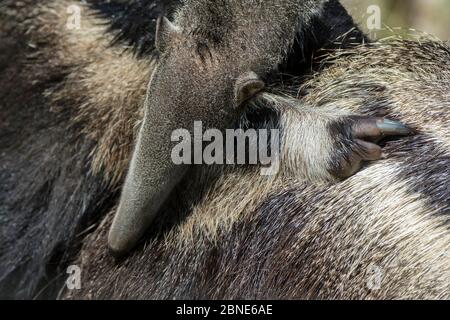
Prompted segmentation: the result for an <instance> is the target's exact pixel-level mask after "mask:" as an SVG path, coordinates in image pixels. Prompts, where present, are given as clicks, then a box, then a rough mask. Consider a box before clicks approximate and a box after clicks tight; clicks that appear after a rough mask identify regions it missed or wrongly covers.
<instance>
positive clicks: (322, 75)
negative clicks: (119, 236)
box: [64, 41, 450, 299]
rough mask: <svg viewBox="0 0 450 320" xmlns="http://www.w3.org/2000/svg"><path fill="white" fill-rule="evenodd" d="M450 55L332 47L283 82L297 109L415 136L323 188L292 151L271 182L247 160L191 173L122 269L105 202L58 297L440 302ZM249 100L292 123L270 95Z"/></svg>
mask: <svg viewBox="0 0 450 320" xmlns="http://www.w3.org/2000/svg"><path fill="white" fill-rule="evenodd" d="M449 55H450V47H449V44H444V43H439V42H427V41H425V42H420V43H419V42H410V41H399V42H393V43H389V44H387V43H386V44H374V45H372V46H371V47H360V48H356V49H353V50H346V51H345V52H337V53H336V54H335V55H334V56H331V57H330V58H329V60H328V63H329V64H330V65H329V66H328V68H327V69H325V70H322V71H320V72H319V73H317V74H315V75H314V76H313V77H312V78H311V79H310V81H308V82H307V83H306V84H304V85H303V86H301V88H298V86H292V87H290V88H289V87H283V86H282V87H281V88H279V89H283V91H286V90H287V89H290V90H287V92H291V95H290V96H291V98H289V99H298V100H297V103H298V105H302V104H308V105H314V106H316V107H321V106H322V107H323V106H324V105H333V106H335V107H337V106H339V107H340V108H341V109H342V110H348V111H351V112H355V113H363V114H370V115H379V114H383V115H384V114H388V115H389V116H390V117H393V118H396V119H400V120H402V121H404V122H405V123H407V124H408V125H410V126H412V127H413V128H414V129H415V130H416V131H417V135H415V136H413V137H408V138H403V139H402V140H398V141H390V142H388V143H387V145H386V149H385V152H386V159H385V160H383V161H380V162H377V163H374V164H372V165H370V166H368V167H367V168H365V169H364V170H362V171H361V172H359V173H358V174H356V175H355V176H353V177H350V178H349V179H347V180H345V181H343V182H340V183H336V184H331V185H314V184H311V183H308V182H307V181H305V180H301V179H297V178H295V174H292V172H294V173H295V172H296V170H297V168H296V165H297V162H296V159H291V161H289V160H288V159H284V161H283V168H282V171H283V172H284V173H288V174H286V175H283V174H282V175H279V176H277V177H276V178H275V179H273V180H270V179H268V178H267V177H262V176H260V175H259V173H258V170H257V168H249V167H228V166H225V167H220V168H217V167H216V168H212V167H197V168H196V170H195V171H193V172H191V173H190V176H189V177H188V178H186V179H185V180H184V182H183V183H182V185H181V186H180V187H179V189H178V190H177V192H176V193H175V195H173V198H172V199H173V200H172V201H171V202H170V203H169V204H168V205H167V207H166V208H165V210H166V211H167V212H168V214H166V215H163V216H165V217H173V216H174V215H176V216H178V219H177V220H176V222H174V221H170V222H168V221H165V222H163V221H161V223H160V225H159V226H160V228H159V229H158V228H154V230H153V232H150V233H149V234H148V235H147V240H146V241H145V243H143V244H142V245H141V246H140V247H139V248H138V250H136V251H135V252H134V253H133V254H132V255H131V256H130V257H128V258H127V259H125V260H124V261H122V262H121V263H116V262H115V261H114V259H112V257H110V256H109V255H108V252H107V243H106V234H107V231H108V228H109V225H110V223H111V217H112V215H113V214H114V210H112V212H111V213H110V214H109V216H107V217H105V218H104V219H103V222H102V224H101V225H100V227H99V228H98V229H97V230H96V231H95V232H94V233H93V234H92V235H90V236H89V237H87V238H86V240H85V242H84V248H83V250H82V252H81V254H80V257H79V259H78V261H77V262H76V263H77V264H78V265H79V266H80V267H81V269H82V270H83V276H82V289H81V290H73V291H67V290H66V292H65V295H64V297H65V298H81V299H102V298H108V299H110V298H113V299H173V298H179V299H183V298H184V299H236V298H241V299H242V298H246V299H266V298H272V299H273V298H275V299H408V298H411V299H425V298H431V299H448V298H449V297H450V290H449V289H450V288H449V277H450V267H449V266H450V259H449V256H448V250H449V246H450V234H449V229H448V222H449V213H450V211H449V210H450V201H449V200H450V196H449V192H448V191H449V184H448V181H449V176H448V174H449V171H448V168H449V163H450V149H449V147H450V145H449V142H450V140H449V139H450V133H449V129H448V121H449V120H450V119H449V116H450V114H449V112H448V110H449V109H448V108H449V106H450V99H449V98H450V96H449V94H450V90H449V89H450V87H449V78H450V62H449V61H450V60H449ZM324 88H326V89H324ZM293 92H294V93H295V92H305V94H304V95H303V94H302V95H299V96H296V95H295V94H292V93H293ZM306 92H307V93H306ZM254 103H255V104H257V105H258V106H260V104H264V105H265V106H266V107H267V106H271V105H272V107H273V108H283V109H284V111H282V112H280V113H279V114H280V115H281V116H280V118H281V119H282V118H285V119H287V118H290V120H289V121H286V120H282V121H283V122H284V123H285V124H289V123H296V121H298V120H299V119H296V116H297V115H298V113H297V112H298V110H295V108H294V106H292V105H291V106H290V107H289V108H287V109H285V108H286V98H285V97H282V96H280V95H278V94H277V95H275V94H264V95H263V96H261V97H260V100H259V99H258V100H257V101H255V102H254ZM268 114H270V113H268ZM272 116H273V114H272ZM270 117H271V116H269V119H270ZM280 118H278V117H277V121H280ZM269 119H268V121H267V122H266V123H271V121H269ZM272 121H273V119H272ZM300 121H301V120H300ZM269 127H270V125H269ZM289 127H290V128H291V126H289ZM293 128H295V125H294V126H292V129H293ZM289 130H290V129H289ZM288 135H289V136H294V137H295V132H292V131H291V132H289V133H288ZM294 154H295V152H294ZM174 223H176V225H175V226H174ZM155 234H156V235H155ZM377 279H378V280H377ZM377 281H378V282H377Z"/></svg>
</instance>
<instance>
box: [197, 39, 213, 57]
mask: <svg viewBox="0 0 450 320" xmlns="http://www.w3.org/2000/svg"><path fill="white" fill-rule="evenodd" d="M197 54H198V55H199V56H200V59H202V62H205V60H206V59H211V57H212V55H211V51H210V50H209V47H208V45H207V44H206V43H204V42H200V43H198V44H197Z"/></svg>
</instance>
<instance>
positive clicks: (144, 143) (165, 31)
mask: <svg viewBox="0 0 450 320" xmlns="http://www.w3.org/2000/svg"><path fill="white" fill-rule="evenodd" d="M156 48H157V50H158V51H159V62H158V65H157V67H156V69H155V70H154V72H153V75H152V77H151V80H150V84H149V87H148V92H147V98H146V103H145V116H144V121H143V124H142V127H141V129H140V132H139V137H138V141H137V145H136V147H135V150H134V153H133V158H132V161H131V165H130V168H129V172H128V175H127V178H126V182H125V185H124V189H123V191H122V197H121V201H120V205H119V208H118V211H117V213H116V216H115V218H114V222H113V225H112V227H111V230H110V233H109V239H108V243H109V246H110V249H111V251H112V252H113V253H115V254H116V255H122V254H124V253H126V252H128V251H129V250H131V249H132V248H133V247H134V246H135V245H136V243H137V241H138V240H139V239H140V238H141V237H142V235H143V233H144V232H145V231H146V229H147V228H148V226H149V225H150V223H151V222H152V220H153V218H154V217H155V215H156V213H157V212H158V210H159V209H160V207H161V206H162V204H163V202H164V201H165V199H166V198H167V197H168V195H169V194H170V192H171V190H172V189H173V188H174V187H175V185H176V184H177V183H178V182H179V181H180V180H181V178H182V177H183V175H184V173H185V172H186V170H187V168H186V166H180V165H175V164H174V163H173V161H172V159H171V149H172V142H171V136H172V133H173V132H174V131H175V130H177V129H188V130H191V129H192V128H193V125H194V121H202V123H203V127H206V128H217V129H221V130H223V129H225V128H226V127H227V126H228V125H229V124H231V123H232V121H233V120H234V119H236V118H237V116H238V114H239V113H240V110H241V109H242V108H241V106H242V105H243V103H244V102H245V101H246V100H248V99H249V98H250V97H252V96H253V95H255V94H256V93H257V92H259V91H261V90H262V89H263V88H264V83H263V82H262V81H261V80H260V79H259V77H258V75H257V74H256V73H255V72H253V70H249V69H246V66H245V65H243V64H241V65H236V64H233V61H232V60H234V59H236V57H235V56H234V54H230V52H229V48H227V49H226V48H223V47H220V46H213V45H212V41H211V39H208V38H203V39H202V37H199V35H198V34H194V33H191V32H188V33H186V32H183V30H182V28H181V27H179V26H176V25H174V24H172V23H171V22H170V21H169V20H168V19H166V18H160V19H158V22H157V32H156ZM191 132H192V131H191Z"/></svg>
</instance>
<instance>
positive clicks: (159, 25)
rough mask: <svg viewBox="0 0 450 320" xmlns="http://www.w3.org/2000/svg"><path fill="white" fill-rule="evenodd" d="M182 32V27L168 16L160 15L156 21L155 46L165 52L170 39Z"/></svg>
mask: <svg viewBox="0 0 450 320" xmlns="http://www.w3.org/2000/svg"><path fill="white" fill-rule="evenodd" d="M179 33H180V29H179V28H178V27H177V26H176V25H174V24H173V23H172V22H170V21H169V19H167V18H166V17H159V18H158V20H157V21H156V36H155V46H156V49H158V50H159V52H164V50H165V48H166V47H167V45H168V43H169V42H170V39H171V38H173V37H174V36H175V35H177V34H179Z"/></svg>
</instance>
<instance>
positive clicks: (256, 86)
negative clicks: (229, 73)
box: [234, 71, 265, 107]
mask: <svg viewBox="0 0 450 320" xmlns="http://www.w3.org/2000/svg"><path fill="white" fill-rule="evenodd" d="M264 87H265V84H264V82H263V81H262V80H261V79H260V78H259V76H258V75H257V74H256V73H254V72H253V71H250V72H247V73H244V74H242V75H241V76H240V77H239V78H238V79H237V81H236V85H235V89H234V98H235V102H236V106H238V107H239V106H240V105H241V104H242V103H244V102H245V101H247V100H248V99H250V98H252V97H253V96H254V95H255V94H257V93H258V92H260V91H261V90H262V89H264Z"/></svg>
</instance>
